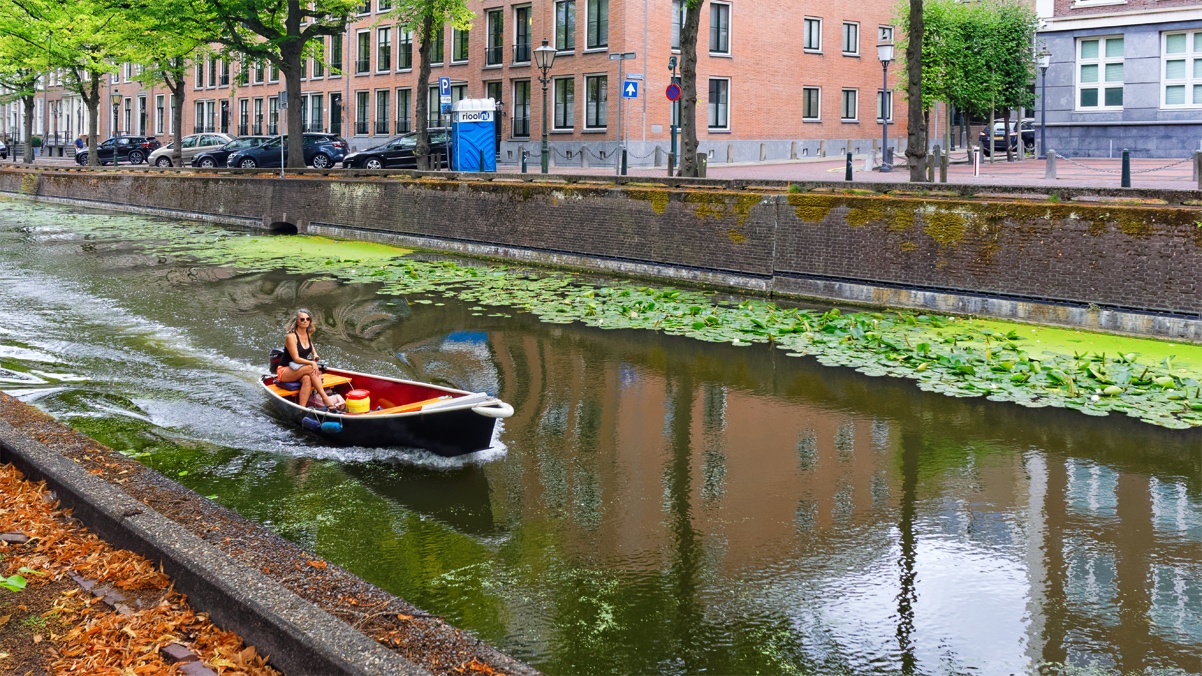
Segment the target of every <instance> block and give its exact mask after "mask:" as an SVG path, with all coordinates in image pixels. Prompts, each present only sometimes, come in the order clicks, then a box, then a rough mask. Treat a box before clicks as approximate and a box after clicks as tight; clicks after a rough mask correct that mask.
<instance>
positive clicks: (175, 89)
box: [163, 58, 184, 167]
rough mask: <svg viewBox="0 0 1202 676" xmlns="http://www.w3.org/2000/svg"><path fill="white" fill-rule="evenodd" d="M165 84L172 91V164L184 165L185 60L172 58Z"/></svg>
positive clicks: (174, 165)
mask: <svg viewBox="0 0 1202 676" xmlns="http://www.w3.org/2000/svg"><path fill="white" fill-rule="evenodd" d="M170 67H171V72H170V73H169V74H165V76H164V77H163V84H165V85H167V90H168V91H170V92H171V108H172V110H171V166H173V167H182V166H184V130H183V126H184V60H183V59H182V58H175V59H171V63H170Z"/></svg>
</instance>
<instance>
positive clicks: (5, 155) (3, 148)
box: [0, 141, 8, 160]
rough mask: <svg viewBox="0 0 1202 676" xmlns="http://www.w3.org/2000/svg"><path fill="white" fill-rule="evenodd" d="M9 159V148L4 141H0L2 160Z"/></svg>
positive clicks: (0, 158)
mask: <svg viewBox="0 0 1202 676" xmlns="http://www.w3.org/2000/svg"><path fill="white" fill-rule="evenodd" d="M7 159H8V146H6V145H4V141H0V160H7Z"/></svg>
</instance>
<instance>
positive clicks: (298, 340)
mask: <svg viewBox="0 0 1202 676" xmlns="http://www.w3.org/2000/svg"><path fill="white" fill-rule="evenodd" d="M284 352H286V353H287V354H288V364H287V365H284V364H280V367H279V369H278V370H277V371H276V377H277V378H278V379H279V381H280V382H281V383H291V382H295V381H297V380H299V381H300V384H301V387H300V392H299V393H298V396H297V399H296V401H297V403H299V404H300V405H301V406H305V405H307V404H308V402H309V395H311V394H312V393H313V392H317V394H318V395H319V396H321V400H322V401H323V402H325V405H326V406H327V407H330V408H333V407H334V406H335V405H336V404H335V402H334V400H332V399H331V398H330V395H328V394H326V391H325V388H323V387H322V386H321V369H320V368H318V366H317V346H316V345H314V344H313V313H312V312H309V311H308V310H306V309H304V308H301V309H299V310H297V311H296V314H294V315H293V316H292V320H291V321H289V322H288V333H287V335H285V336H284Z"/></svg>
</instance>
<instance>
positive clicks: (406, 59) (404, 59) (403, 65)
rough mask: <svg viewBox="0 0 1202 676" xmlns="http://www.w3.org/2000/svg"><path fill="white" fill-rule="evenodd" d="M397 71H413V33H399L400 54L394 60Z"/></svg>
mask: <svg viewBox="0 0 1202 676" xmlns="http://www.w3.org/2000/svg"><path fill="white" fill-rule="evenodd" d="M396 67H397V70H412V69H413V31H401V53H400V54H398V55H397V59H396Z"/></svg>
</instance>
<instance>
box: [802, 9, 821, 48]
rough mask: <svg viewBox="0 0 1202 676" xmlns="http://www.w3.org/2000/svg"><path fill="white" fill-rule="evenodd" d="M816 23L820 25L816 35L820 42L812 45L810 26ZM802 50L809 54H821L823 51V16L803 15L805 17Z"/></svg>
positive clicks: (803, 20)
mask: <svg viewBox="0 0 1202 676" xmlns="http://www.w3.org/2000/svg"><path fill="white" fill-rule="evenodd" d="M815 24H816V25H817V26H818V31H817V33H816V36H817V39H818V44H817V46H811V45H810V42H809V41H810V26H811V25H815ZM801 51H803V52H805V53H807V54H821V53H822V17H817V16H807V17H803V19H802V39H801Z"/></svg>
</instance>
